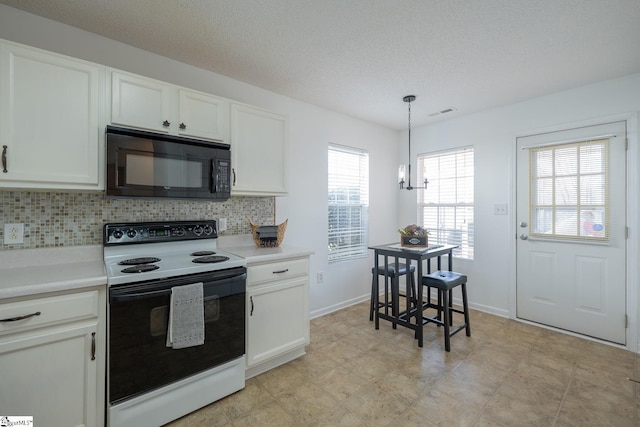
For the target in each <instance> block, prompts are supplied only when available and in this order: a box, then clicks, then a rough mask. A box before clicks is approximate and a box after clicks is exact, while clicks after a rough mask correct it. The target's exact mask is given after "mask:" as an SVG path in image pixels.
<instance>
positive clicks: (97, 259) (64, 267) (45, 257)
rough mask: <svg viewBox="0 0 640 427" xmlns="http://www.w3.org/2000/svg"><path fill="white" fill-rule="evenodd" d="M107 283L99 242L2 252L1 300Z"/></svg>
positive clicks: (0, 253)
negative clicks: (90, 244)
mask: <svg viewBox="0 0 640 427" xmlns="http://www.w3.org/2000/svg"><path fill="white" fill-rule="evenodd" d="M106 284H107V274H106V272H105V269H104V260H103V256H102V246H100V245H96V246H73V247H68V248H43V249H17V250H9V251H0V299H4V298H14V297H24V296H31V295H36V294H41V293H45V292H57V291H67V290H75V289H82V288H87V287H92V286H99V285H106Z"/></svg>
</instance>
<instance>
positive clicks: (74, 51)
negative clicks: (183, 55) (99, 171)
mask: <svg viewBox="0 0 640 427" xmlns="http://www.w3.org/2000/svg"><path fill="white" fill-rule="evenodd" d="M0 38H4V39H7V40H12V41H15V42H18V43H23V44H26V45H30V46H34V47H38V48H41V49H46V50H50V51H54V52H58V53H62V54H66V55H69V56H73V57H76V58H81V59H85V60H88V61H92V62H96V63H99V64H104V65H107V66H110V67H114V68H118V69H122V70H126V71H130V72H133V73H137V74H141V75H145V76H149V77H153V78H156V79H160V80H164V81H167V82H171V83H174V84H179V85H183V86H186V87H190V88H193V89H197V90H201V91H205V92H209V93H212V94H215V95H219V96H223V97H226V98H230V99H234V100H238V101H241V102H245V103H248V104H252V105H255V106H258V107H261V108H265V109H269V110H273V111H276V112H279V113H283V114H287V115H288V116H289V119H290V153H289V154H290V157H289V160H290V171H289V179H290V182H289V196H288V197H279V198H277V200H276V211H277V218H276V220H277V222H281V221H282V220H284V219H285V218H289V224H288V228H287V233H286V237H285V243H286V244H289V245H296V246H303V247H307V248H311V249H312V250H314V251H315V254H314V255H313V256H312V257H311V298H310V310H311V314H312V316H314V315H319V314H322V313H325V312H328V311H331V310H334V309H337V308H340V307H343V306H344V305H347V304H349V303H351V302H355V301H359V300H362V299H363V298H365V297H367V296H368V294H369V291H370V284H369V281H370V277H371V276H370V275H371V273H370V266H371V260H370V259H368V258H364V259H361V260H357V261H354V262H343V263H339V264H332V265H328V264H327V147H328V143H329V142H333V143H337V144H342V145H350V146H355V147H359V148H362V149H365V150H368V151H369V155H370V167H371V194H370V203H371V220H370V224H371V234H370V239H371V242H372V243H383V242H386V241H390V240H392V239H394V238H395V234H394V233H393V230H395V228H396V226H397V224H396V218H397V209H396V204H395V199H394V197H395V185H394V184H395V176H396V173H397V172H396V167H397V166H396V164H397V163H398V162H397V147H396V143H395V141H396V139H397V132H396V131H392V130H389V129H386V128H384V127H382V126H377V125H375V124H372V123H367V122H364V121H361V120H357V119H354V118H351V117H347V116H345V115H341V114H337V113H334V112H331V111H328V110H325V109H322V108H318V107H315V106H313V105H310V104H306V103H303V102H299V101H296V100H294V99H291V98H288V97H285V96H281V95H278V94H275V93H272V92H269V91H266V90H263V89H260V88H257V87H254V86H251V85H248V84H245V83H242V82H239V81H237V80H233V79H230V78H227V77H224V76H221V75H218V74H215V73H211V72H209V71H205V70H202V69H199V68H195V67H192V66H188V65H186V64H183V63H179V62H177V61H173V60H170V59H167V58H164V57H161V56H158V55H156V54H153V53H150V52H146V51H142V50H140V49H136V48H133V47H131V46H128V45H125V44H122V43H118V42H115V41H113V40H109V39H106V38H103V37H100V36H97V35H95V34H91V33H88V32H85V31H82V30H79V29H77V28H73V27H69V26H67V25H63V24H60V23H56V22H54V21H50V20H48V19H44V18H41V17H38V16H36V15H32V14H28V13H25V12H22V11H19V10H17V9H14V8H10V7H8V6H5V5H0ZM319 271H322V272H323V273H324V283H322V284H317V283H316V277H317V275H316V273H317V272H319Z"/></svg>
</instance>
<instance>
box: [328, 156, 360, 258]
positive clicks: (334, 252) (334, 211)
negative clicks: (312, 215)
mask: <svg viewBox="0 0 640 427" xmlns="http://www.w3.org/2000/svg"><path fill="white" fill-rule="evenodd" d="M328 160H329V161H328V187H329V194H328V201H329V224H328V225H329V236H328V238H329V246H328V250H329V262H335V261H342V260H346V259H351V258H359V257H364V256H367V244H368V229H369V225H368V216H369V213H368V212H369V155H368V153H367V152H365V151H362V150H358V149H355V148H349V147H342V146H338V145H330V146H329V159H328Z"/></svg>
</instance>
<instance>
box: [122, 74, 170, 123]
mask: <svg viewBox="0 0 640 427" xmlns="http://www.w3.org/2000/svg"><path fill="white" fill-rule="evenodd" d="M173 93H175V89H174V88H173V87H172V86H170V85H169V84H166V83H163V82H160V81H158V80H153V79H147V78H144V77H140V76H136V75H132V74H127V73H122V72H119V71H113V72H112V73H111V123H113V124H117V125H125V126H132V127H136V128H142V129H149V130H153V131H157V132H170V131H171V129H177V128H178V123H173V122H174V121H175V120H174V116H175V114H174V113H173V111H172V110H171V108H172V104H174V103H175V101H173V100H172V96H173V95H172V94H173Z"/></svg>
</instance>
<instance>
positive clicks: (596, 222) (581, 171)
mask: <svg viewBox="0 0 640 427" xmlns="http://www.w3.org/2000/svg"><path fill="white" fill-rule="evenodd" d="M608 145H609V140H608V139H599V140H591V141H581V142H576V143H570V144H558V145H551V146H543V147H539V148H532V149H530V154H529V162H530V168H529V170H530V171H531V172H530V177H529V197H530V200H529V206H530V209H531V210H530V212H529V220H530V223H531V233H530V234H531V235H532V236H537V237H559V238H571V239H581V240H582V239H585V240H596V241H605V240H607V239H608V234H609V232H608V227H607V223H608V217H609V215H608V168H609V161H608V152H609V149H608Z"/></svg>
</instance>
